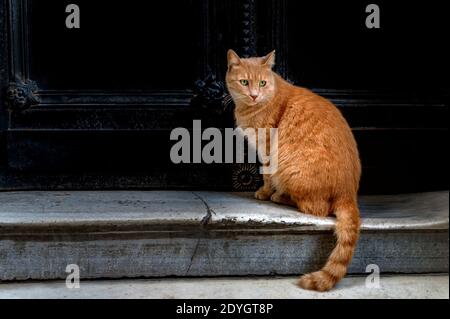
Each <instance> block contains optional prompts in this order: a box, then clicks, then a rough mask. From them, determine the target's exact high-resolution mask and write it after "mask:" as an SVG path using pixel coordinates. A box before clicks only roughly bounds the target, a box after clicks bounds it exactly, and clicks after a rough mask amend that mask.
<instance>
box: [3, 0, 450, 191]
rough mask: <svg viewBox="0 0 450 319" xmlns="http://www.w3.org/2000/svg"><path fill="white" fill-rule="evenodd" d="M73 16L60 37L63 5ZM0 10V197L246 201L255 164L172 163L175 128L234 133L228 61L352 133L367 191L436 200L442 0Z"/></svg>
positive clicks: (443, 74)
mask: <svg viewBox="0 0 450 319" xmlns="http://www.w3.org/2000/svg"><path fill="white" fill-rule="evenodd" d="M69 3H76V4H78V5H79V7H80V9H81V28H80V29H67V28H66V27H65V19H66V17H67V15H68V14H67V13H66V12H65V7H66V5H67V4H69ZM377 3H378V5H379V6H380V9H381V26H382V28H381V29H379V30H377V29H370V30H369V29H367V28H366V26H365V18H366V17H367V13H366V12H365V8H366V5H367V3H366V2H364V1H362V0H354V1H346V2H336V1H324V0H320V1H298V0H229V1H222V0H183V1H181V0H180V1H176V0H167V1H138V0H130V1H127V2H123V1H106V0H96V1H88V0H76V1H66V0H46V1H44V0H0V87H1V89H0V189H30V188H36V189H55V188H57V189H66V188H76V189H91V188H95V189H106V188H108V189H117V188H123V189H127V188H139V189H141V188H151V189H155V188H156V189H160V188H166V189H179V188H183V189H220V190H253V189H256V188H257V187H258V185H259V183H260V182H261V178H260V176H258V174H257V170H256V169H255V166H254V165H246V164H244V165H222V164H217V165H206V164H200V165H174V164H172V163H171V161H170V158H169V150H170V148H171V146H172V145H173V142H171V141H170V132H171V130H172V129H173V128H176V127H185V128H187V129H192V121H193V120H196V119H200V120H202V127H203V128H207V127H218V128H222V129H223V128H226V127H233V125H234V123H233V112H232V104H230V103H227V102H226V101H228V100H227V92H226V89H225V85H224V76H225V72H226V52H227V50H228V49H229V48H233V49H235V50H236V51H237V52H238V53H239V54H240V55H241V56H243V57H247V56H252V55H255V54H258V55H263V54H267V53H268V52H270V51H271V50H273V49H276V50H277V65H276V71H277V72H279V73H280V74H281V75H282V76H283V77H285V78H287V79H288V80H289V81H291V82H293V83H295V84H297V85H300V86H305V87H307V88H310V89H312V90H314V91H316V92H317V93H319V94H321V95H323V96H325V97H327V98H329V99H330V100H332V101H333V102H334V103H335V104H336V105H337V106H338V108H339V109H340V110H341V111H342V112H343V114H344V116H345V117H346V119H347V120H348V122H349V124H350V126H351V127H352V128H353V130H354V133H355V137H356V139H357V142H358V144H359V148H360V152H361V158H362V163H363V180H362V184H361V189H362V192H363V193H401V192H413V191H427V190H438V189H445V188H447V187H448V186H447V180H446V176H447V172H448V171H447V165H446V163H447V162H448V155H447V154H446V151H445V149H444V147H443V145H444V144H446V141H447V131H448V127H447V119H448V104H449V87H450V85H449V78H448V74H449V63H448V56H450V55H449V52H448V49H447V48H446V46H445V40H444V39H447V38H448V32H447V29H448V28H445V25H444V24H445V19H444V18H445V17H444V13H445V12H446V11H445V10H443V3H444V2H443V1H434V2H433V3H432V4H430V5H428V4H427V5H426V6H425V5H422V6H417V5H415V4H412V3H409V2H406V1H395V2H393V1H378V2H377Z"/></svg>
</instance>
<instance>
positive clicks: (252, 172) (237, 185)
mask: <svg viewBox="0 0 450 319" xmlns="http://www.w3.org/2000/svg"><path fill="white" fill-rule="evenodd" d="M232 182H233V189H234V190H235V191H239V192H250V191H256V190H258V188H259V187H260V186H261V184H262V175H260V174H259V166H258V165H256V164H238V165H236V166H235V167H233V173H232Z"/></svg>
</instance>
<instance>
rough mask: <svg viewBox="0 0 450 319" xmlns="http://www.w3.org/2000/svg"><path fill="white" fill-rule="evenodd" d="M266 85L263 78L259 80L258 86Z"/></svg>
mask: <svg viewBox="0 0 450 319" xmlns="http://www.w3.org/2000/svg"><path fill="white" fill-rule="evenodd" d="M266 85H267V81H264V80H262V81H259V86H260V87H262V88H263V87H265V86H266Z"/></svg>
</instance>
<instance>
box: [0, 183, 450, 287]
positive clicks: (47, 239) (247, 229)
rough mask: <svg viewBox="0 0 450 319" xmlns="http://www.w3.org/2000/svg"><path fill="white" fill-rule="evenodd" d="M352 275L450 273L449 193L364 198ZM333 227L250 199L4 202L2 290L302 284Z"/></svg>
mask: <svg viewBox="0 0 450 319" xmlns="http://www.w3.org/2000/svg"><path fill="white" fill-rule="evenodd" d="M360 208H361V215H362V218H363V222H362V228H361V229H362V233H361V240H360V242H359V244H358V247H357V250H356V253H355V257H354V260H353V263H352V265H351V267H350V270H349V272H350V273H364V272H365V271H366V269H367V266H368V265H370V264H376V265H378V266H379V267H380V270H381V271H382V272H386V273H438V272H448V224H449V193H448V191H443V192H432V193H421V194H405V195H392V196H362V197H361V198H360ZM334 222H335V221H334V219H333V218H317V217H313V216H309V215H305V214H301V213H299V212H298V211H297V210H296V209H294V208H291V207H285V206H279V205H276V204H273V203H270V202H261V201H257V200H255V199H253V196H252V194H249V193H220V192H200V191H199V192H189V191H86V192H82V191H81V192H80V191H73V192H72V191H61V192H2V193H0V280H25V279H36V280H43V279H60V278H65V276H66V275H67V274H66V273H65V268H66V266H67V265H68V264H77V265H79V266H80V269H81V273H82V276H84V278H89V279H92V278H136V277H149V278H153V277H167V276H180V277H183V276H188V277H189V276H246V275H269V274H279V275H293V274H300V273H304V272H308V271H311V270H316V269H317V268H320V266H321V265H322V264H323V262H324V261H325V260H326V258H327V256H328V254H329V253H330V251H331V250H332V248H333V245H334V236H333V226H334Z"/></svg>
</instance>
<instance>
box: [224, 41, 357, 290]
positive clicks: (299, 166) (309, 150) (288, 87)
mask: <svg viewBox="0 0 450 319" xmlns="http://www.w3.org/2000/svg"><path fill="white" fill-rule="evenodd" d="M274 64H275V52H272V53H270V54H269V55H267V56H265V57H262V58H249V59H241V58H240V57H239V56H238V55H237V54H236V53H235V52H234V51H233V50H229V51H228V72H227V75H226V82H227V87H228V90H229V92H230V94H231V96H232V98H233V100H234V103H235V105H236V109H235V117H236V122H237V125H238V126H239V127H241V128H243V129H245V128H254V129H258V128H278V170H277V171H276V173H274V174H272V175H270V176H269V175H264V186H262V187H261V188H260V189H259V190H258V191H257V192H256V193H255V197H256V198H257V199H260V200H272V201H273V202H275V203H279V204H286V205H293V206H295V207H297V208H298V210H299V211H301V212H302V213H306V214H311V215H314V216H319V217H326V216H330V215H335V216H336V229H335V233H336V238H337V242H336V247H335V248H334V250H333V251H332V253H331V255H330V257H329V259H328V261H327V263H326V264H325V266H324V267H323V268H322V269H321V270H319V271H317V272H313V273H310V274H307V275H304V276H302V277H301V278H300V280H299V282H298V285H299V286H300V287H302V288H304V289H309V290H317V291H328V290H330V289H331V288H333V287H334V286H335V285H336V283H337V282H339V281H340V280H341V279H342V278H343V277H344V276H345V274H346V273H347V268H348V265H349V264H350V262H351V259H352V256H353V252H354V249H355V246H356V243H357V241H358V238H359V228H360V217H359V209H358V204H357V193H358V188H359V180H360V175H361V164H360V160H359V154H358V149H357V145H356V142H355V139H354V137H353V134H352V131H351V129H350V127H349V125H348V124H347V122H346V120H345V119H344V117H343V116H342V114H341V113H340V111H339V110H338V109H337V108H336V107H335V106H334V105H333V104H332V103H331V102H330V101H328V100H326V99H325V98H323V97H321V96H318V95H317V94H315V93H313V92H311V91H309V90H307V89H304V88H300V87H296V86H294V85H292V84H290V83H288V82H287V81H285V80H284V79H282V78H281V77H280V76H279V75H278V74H276V73H275V72H273V71H272V68H273V67H274Z"/></svg>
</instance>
